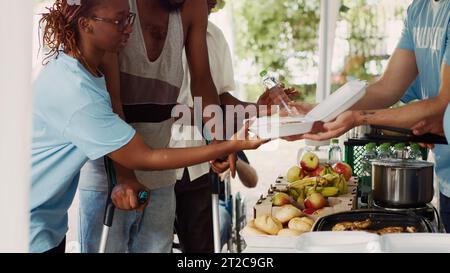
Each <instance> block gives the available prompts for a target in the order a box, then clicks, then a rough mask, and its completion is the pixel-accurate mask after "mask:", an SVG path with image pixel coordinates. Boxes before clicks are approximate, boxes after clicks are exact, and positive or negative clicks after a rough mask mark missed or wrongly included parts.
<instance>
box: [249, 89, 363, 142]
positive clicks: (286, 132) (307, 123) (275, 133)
mask: <svg viewBox="0 0 450 273" xmlns="http://www.w3.org/2000/svg"><path fill="white" fill-rule="evenodd" d="M366 87H367V83H366V82H365V81H359V80H355V81H351V82H349V83H347V84H345V85H344V86H343V87H341V88H340V89H338V90H337V91H336V92H334V93H333V94H332V95H331V96H329V97H328V98H327V99H326V100H325V101H323V102H322V103H320V104H319V105H318V106H316V107H315V108H314V109H313V110H312V111H311V112H309V113H308V114H307V115H306V116H305V117H279V116H273V117H261V118H258V119H256V120H255V121H254V122H253V123H252V125H251V126H250V128H249V130H250V132H251V133H253V134H255V135H258V136H259V137H260V138H262V139H273V138H279V137H287V136H293V135H301V134H306V133H309V132H310V131H311V130H312V128H313V125H314V123H315V122H317V121H323V122H329V121H332V120H333V119H335V118H336V117H338V116H339V115H340V114H341V113H343V112H345V111H347V110H348V109H350V108H351V107H352V106H353V105H354V104H356V103H357V102H358V101H359V100H360V99H361V98H362V97H364V95H365V94H366Z"/></svg>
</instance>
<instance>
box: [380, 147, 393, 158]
mask: <svg viewBox="0 0 450 273" xmlns="http://www.w3.org/2000/svg"><path fill="white" fill-rule="evenodd" d="M378 149H379V152H378V159H380V160H384V159H390V158H392V153H391V144H390V143H383V144H381V145H380V147H378Z"/></svg>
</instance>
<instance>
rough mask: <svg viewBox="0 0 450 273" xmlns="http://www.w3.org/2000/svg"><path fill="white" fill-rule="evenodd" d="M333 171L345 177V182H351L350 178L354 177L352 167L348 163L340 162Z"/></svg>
mask: <svg viewBox="0 0 450 273" xmlns="http://www.w3.org/2000/svg"><path fill="white" fill-rule="evenodd" d="M333 170H334V171H335V172H336V173H337V174H342V175H344V177H345V180H347V181H349V180H350V178H352V175H353V171H352V167H350V165H348V164H347V163H344V162H338V163H336V164H334V166H333Z"/></svg>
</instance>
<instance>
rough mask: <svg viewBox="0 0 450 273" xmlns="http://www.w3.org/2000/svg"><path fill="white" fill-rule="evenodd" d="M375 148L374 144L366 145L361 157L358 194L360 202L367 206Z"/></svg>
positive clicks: (375, 153) (370, 190)
mask: <svg viewBox="0 0 450 273" xmlns="http://www.w3.org/2000/svg"><path fill="white" fill-rule="evenodd" d="M376 148H377V145H376V144H375V143H368V144H367V145H366V146H365V148H364V153H363V155H362V157H361V181H360V194H361V202H362V203H366V204H368V202H369V196H370V193H371V192H372V161H373V160H375V159H376V158H377V152H376Z"/></svg>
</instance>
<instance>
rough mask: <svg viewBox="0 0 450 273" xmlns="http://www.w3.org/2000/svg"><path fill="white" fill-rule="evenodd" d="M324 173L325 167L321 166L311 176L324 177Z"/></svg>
mask: <svg viewBox="0 0 450 273" xmlns="http://www.w3.org/2000/svg"><path fill="white" fill-rule="evenodd" d="M324 172H325V167H324V166H319V167H318V168H317V169H315V170H314V171H313V172H312V173H311V174H312V175H313V176H322V175H323V173H324Z"/></svg>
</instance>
